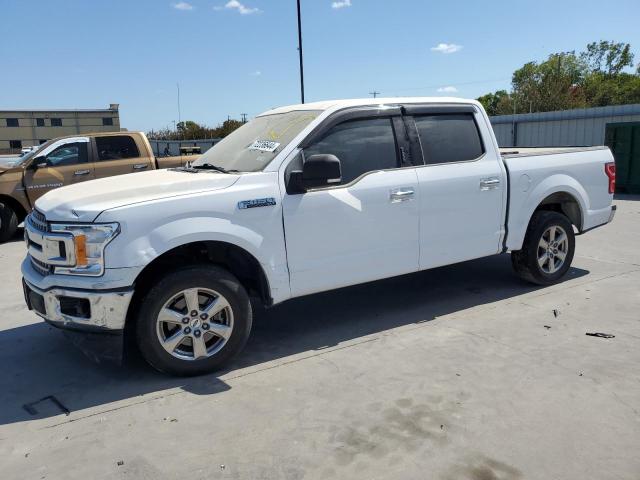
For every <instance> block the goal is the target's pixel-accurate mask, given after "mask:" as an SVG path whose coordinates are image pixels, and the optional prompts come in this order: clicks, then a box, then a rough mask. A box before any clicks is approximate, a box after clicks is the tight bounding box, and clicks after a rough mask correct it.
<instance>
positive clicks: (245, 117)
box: [240, 113, 247, 123]
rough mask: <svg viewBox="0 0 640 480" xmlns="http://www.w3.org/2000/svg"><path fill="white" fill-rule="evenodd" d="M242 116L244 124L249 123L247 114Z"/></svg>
mask: <svg viewBox="0 0 640 480" xmlns="http://www.w3.org/2000/svg"><path fill="white" fill-rule="evenodd" d="M240 116H241V117H242V123H247V114H246V113H241V114H240Z"/></svg>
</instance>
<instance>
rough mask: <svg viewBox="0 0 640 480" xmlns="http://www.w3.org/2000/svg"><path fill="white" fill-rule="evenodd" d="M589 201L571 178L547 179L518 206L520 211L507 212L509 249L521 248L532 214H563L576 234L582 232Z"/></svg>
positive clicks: (577, 183) (554, 176) (576, 182)
mask: <svg viewBox="0 0 640 480" xmlns="http://www.w3.org/2000/svg"><path fill="white" fill-rule="evenodd" d="M588 198H589V197H588V195H587V192H586V191H585V189H584V187H582V185H580V183H579V182H578V181H577V180H575V179H574V178H573V177H570V176H568V175H552V176H550V177H547V178H546V179H545V180H544V181H543V182H541V183H540V184H538V185H537V186H536V188H534V189H533V190H532V192H531V193H530V194H529V195H528V196H527V198H526V199H524V200H523V201H522V202H521V203H520V208H518V209H514V210H512V211H511V212H510V214H509V215H510V217H509V219H508V221H509V235H508V237H507V247H508V249H509V250H519V249H520V248H521V247H522V243H523V241H524V236H525V234H526V231H527V228H528V226H529V223H530V222H531V218H532V217H533V215H534V213H535V212H537V211H541V210H547V211H556V212H558V213H562V214H563V215H565V216H566V217H567V218H568V219H569V221H570V222H571V223H572V224H573V225H574V226H575V227H576V229H577V230H578V232H582V230H583V225H584V221H585V214H586V213H587V212H588V204H587V203H586V202H587V201H588Z"/></svg>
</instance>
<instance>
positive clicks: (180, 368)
mask: <svg viewBox="0 0 640 480" xmlns="http://www.w3.org/2000/svg"><path fill="white" fill-rule="evenodd" d="M251 323H252V312H251V303H250V301H249V296H248V295H247V292H246V290H245V289H244V287H243V286H242V285H241V284H240V282H238V280H237V279H236V278H235V277H234V276H233V275H231V274H230V273H229V272H228V271H226V270H224V269H222V268H219V267H216V266H213V265H210V266H197V267H185V268H183V269H180V270H177V271H175V272H172V273H170V274H168V275H166V276H165V277H164V278H162V279H161V280H159V281H158V282H156V284H155V285H154V286H153V287H151V289H150V290H149V292H148V293H147V294H146V295H145V297H144V298H143V299H142V300H141V307H140V310H139V316H138V319H137V324H136V338H137V343H138V347H139V348H140V351H141V352H142V355H143V357H144V358H145V359H146V360H147V362H149V363H150V364H151V365H152V366H153V367H154V368H156V369H157V370H160V371H162V372H165V373H170V374H173V375H199V374H203V373H209V372H212V371H214V370H217V369H219V368H220V367H221V366H223V364H224V363H226V362H227V361H228V360H230V359H231V357H233V356H234V355H236V354H237V353H238V352H240V351H241V350H242V348H243V347H244V345H245V343H246V341H247V339H248V337H249V333H250V332H251Z"/></svg>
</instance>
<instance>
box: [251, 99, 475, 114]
mask: <svg viewBox="0 0 640 480" xmlns="http://www.w3.org/2000/svg"><path fill="white" fill-rule="evenodd" d="M398 103H404V104H407V103H447V104H451V103H459V104H465V105H469V104H473V105H479V103H478V102H477V101H476V100H469V99H466V98H456V97H380V98H351V99H344V100H323V101H321V102H311V103H299V104H296V105H287V106H285V107H278V108H274V109H272V110H267V111H266V112H263V113H261V114H260V115H258V116H259V117H261V116H263V115H273V114H276V113H287V112H292V111H296V110H329V109H339V108H345V107H361V106H366V105H388V104H392V105H393V104H398Z"/></svg>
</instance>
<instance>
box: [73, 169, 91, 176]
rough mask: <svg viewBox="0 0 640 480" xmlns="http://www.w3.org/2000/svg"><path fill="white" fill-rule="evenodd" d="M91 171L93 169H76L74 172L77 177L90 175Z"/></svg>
mask: <svg viewBox="0 0 640 480" xmlns="http://www.w3.org/2000/svg"><path fill="white" fill-rule="evenodd" d="M90 173H91V170H76V171H75V172H73V174H74V175H75V176H77V177H80V176H82V175H89V174H90Z"/></svg>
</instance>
